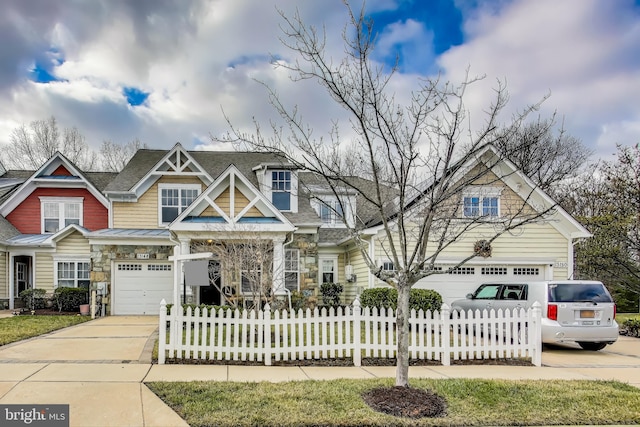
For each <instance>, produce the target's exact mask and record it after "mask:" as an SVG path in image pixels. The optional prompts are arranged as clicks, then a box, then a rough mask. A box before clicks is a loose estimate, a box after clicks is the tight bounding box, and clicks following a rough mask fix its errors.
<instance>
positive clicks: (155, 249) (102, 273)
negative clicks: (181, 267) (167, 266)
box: [90, 245, 174, 313]
mask: <svg viewBox="0 0 640 427" xmlns="http://www.w3.org/2000/svg"><path fill="white" fill-rule="evenodd" d="M173 248H174V247H173V246H169V245H161V246H138V245H91V276H90V280H91V284H95V283H97V282H105V283H106V284H107V295H108V296H109V297H110V296H111V280H112V277H113V273H112V271H111V261H141V262H145V261H154V260H156V261H166V260H167V259H168V258H169V257H170V256H171V255H173ZM138 254H149V258H148V259H146V258H145V259H138V258H136V256H137V255H138ZM107 305H110V300H109V304H107ZM109 310H110V307H108V308H107V313H109Z"/></svg>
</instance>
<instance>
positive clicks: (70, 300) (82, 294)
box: [53, 287, 89, 311]
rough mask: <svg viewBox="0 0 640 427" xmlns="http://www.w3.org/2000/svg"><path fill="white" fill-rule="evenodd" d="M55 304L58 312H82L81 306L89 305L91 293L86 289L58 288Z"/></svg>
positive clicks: (55, 292)
mask: <svg viewBox="0 0 640 427" xmlns="http://www.w3.org/2000/svg"><path fill="white" fill-rule="evenodd" d="M53 304H54V307H55V308H56V309H57V310H58V311H80V304H89V291H88V290H87V289H86V288H66V287H60V288H56V290H55V291H54V292H53Z"/></svg>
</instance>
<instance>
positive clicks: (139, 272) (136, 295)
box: [112, 262, 173, 314]
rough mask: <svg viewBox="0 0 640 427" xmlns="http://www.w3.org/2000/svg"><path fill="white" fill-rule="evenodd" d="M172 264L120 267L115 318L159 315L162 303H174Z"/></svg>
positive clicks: (120, 265) (138, 263)
mask: <svg viewBox="0 0 640 427" xmlns="http://www.w3.org/2000/svg"><path fill="white" fill-rule="evenodd" d="M172 267H173V266H172V263H162V262H155V263H154V262H149V263H143V262H124V263H116V266H115V275H114V276H115V277H114V281H113V286H112V288H113V292H114V298H113V299H114V301H113V308H112V314H158V312H159V311H160V301H162V299H163V298H164V299H165V300H166V301H167V302H171V301H173V271H172Z"/></svg>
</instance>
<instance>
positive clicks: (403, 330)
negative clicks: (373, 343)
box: [396, 284, 411, 387]
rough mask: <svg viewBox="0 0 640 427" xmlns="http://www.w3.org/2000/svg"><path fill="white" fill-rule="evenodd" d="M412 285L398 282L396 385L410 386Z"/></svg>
mask: <svg viewBox="0 0 640 427" xmlns="http://www.w3.org/2000/svg"><path fill="white" fill-rule="evenodd" d="M410 292H411V286H409V285H406V284H404V285H403V284H398V308H397V310H396V336H397V339H398V349H397V353H396V358H397V364H396V386H400V387H408V386H409V316H410V314H411V313H410V312H409V294H410Z"/></svg>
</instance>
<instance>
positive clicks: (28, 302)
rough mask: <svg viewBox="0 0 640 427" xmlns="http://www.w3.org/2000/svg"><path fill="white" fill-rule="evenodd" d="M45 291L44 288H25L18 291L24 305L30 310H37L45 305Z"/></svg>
mask: <svg viewBox="0 0 640 427" xmlns="http://www.w3.org/2000/svg"><path fill="white" fill-rule="evenodd" d="M46 293H47V291H46V290H44V289H40V288H38V289H25V290H24V291H22V292H20V295H19V296H20V299H21V300H22V302H24V306H25V307H26V308H28V309H30V310H37V309H39V308H44V307H45V301H46V297H45V294H46Z"/></svg>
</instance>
